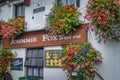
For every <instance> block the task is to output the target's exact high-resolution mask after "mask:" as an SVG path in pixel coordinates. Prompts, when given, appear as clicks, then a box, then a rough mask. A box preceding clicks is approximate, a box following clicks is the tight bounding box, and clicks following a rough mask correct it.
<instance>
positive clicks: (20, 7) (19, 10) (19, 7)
mask: <svg viewBox="0 0 120 80" xmlns="http://www.w3.org/2000/svg"><path fill="white" fill-rule="evenodd" d="M15 7H16V11H15V12H16V13H15V14H16V17H18V16H24V15H25V6H24V5H23V4H18V5H16V6H15Z"/></svg>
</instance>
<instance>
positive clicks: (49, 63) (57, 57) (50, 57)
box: [45, 50, 62, 67]
mask: <svg viewBox="0 0 120 80" xmlns="http://www.w3.org/2000/svg"><path fill="white" fill-rule="evenodd" d="M61 65H62V59H61V50H49V51H45V66H46V67H60V66H61Z"/></svg>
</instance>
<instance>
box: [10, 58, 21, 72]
mask: <svg viewBox="0 0 120 80" xmlns="http://www.w3.org/2000/svg"><path fill="white" fill-rule="evenodd" d="M11 70H23V58H14V59H13V60H12V62H11Z"/></svg>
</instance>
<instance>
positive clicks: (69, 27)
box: [47, 2, 79, 34]
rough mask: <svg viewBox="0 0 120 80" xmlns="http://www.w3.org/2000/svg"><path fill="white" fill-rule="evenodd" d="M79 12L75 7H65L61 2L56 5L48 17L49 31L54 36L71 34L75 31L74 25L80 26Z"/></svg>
mask: <svg viewBox="0 0 120 80" xmlns="http://www.w3.org/2000/svg"><path fill="white" fill-rule="evenodd" d="M78 15H79V14H78V12H77V8H76V7H74V6H69V5H66V6H63V5H62V3H61V2H59V4H58V5H56V4H54V7H53V8H52V9H51V13H50V14H49V15H48V25H47V29H48V30H49V31H50V32H51V33H52V34H69V33H72V31H74V30H75V27H73V25H75V24H78V23H79V20H78Z"/></svg>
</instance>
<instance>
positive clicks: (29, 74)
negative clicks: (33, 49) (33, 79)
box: [28, 68, 32, 76]
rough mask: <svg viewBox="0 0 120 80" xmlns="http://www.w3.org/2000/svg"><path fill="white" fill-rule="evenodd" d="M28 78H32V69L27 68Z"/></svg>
mask: <svg viewBox="0 0 120 80" xmlns="http://www.w3.org/2000/svg"><path fill="white" fill-rule="evenodd" d="M28 76H32V68H28Z"/></svg>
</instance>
